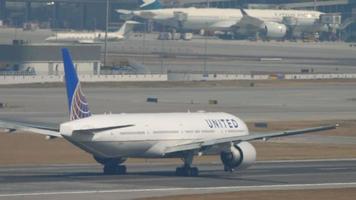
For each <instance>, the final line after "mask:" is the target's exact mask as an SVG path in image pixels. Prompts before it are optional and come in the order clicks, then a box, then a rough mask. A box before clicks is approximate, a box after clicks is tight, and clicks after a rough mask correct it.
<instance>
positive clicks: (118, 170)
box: [103, 165, 126, 175]
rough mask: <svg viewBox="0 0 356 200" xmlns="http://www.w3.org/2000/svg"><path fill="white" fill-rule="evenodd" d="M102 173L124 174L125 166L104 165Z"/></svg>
mask: <svg viewBox="0 0 356 200" xmlns="http://www.w3.org/2000/svg"><path fill="white" fill-rule="evenodd" d="M103 171H104V174H106V175H119V174H126V166H124V165H104V168H103Z"/></svg>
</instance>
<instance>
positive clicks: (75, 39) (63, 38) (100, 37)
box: [45, 21, 139, 44]
mask: <svg viewBox="0 0 356 200" xmlns="http://www.w3.org/2000/svg"><path fill="white" fill-rule="evenodd" d="M136 24H139V22H136V21H126V22H125V23H124V24H123V25H122V26H121V28H120V29H119V30H118V31H116V32H109V33H108V35H107V39H108V41H119V40H123V39H124V38H125V36H127V35H128V34H129V33H130V32H131V31H132V29H133V27H134V26H135V25H136ZM104 40H105V32H59V33H55V34H54V35H52V36H50V37H48V38H46V40H45V41H46V42H70V43H82V44H85V43H88V44H91V43H97V42H103V41H104Z"/></svg>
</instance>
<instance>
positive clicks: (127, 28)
mask: <svg viewBox="0 0 356 200" xmlns="http://www.w3.org/2000/svg"><path fill="white" fill-rule="evenodd" d="M136 24H139V22H136V21H126V22H125V23H124V24H123V25H122V26H121V27H120V29H119V30H118V31H117V33H118V34H119V35H122V36H124V37H125V36H126V35H128V34H130V33H131V32H132V29H133V28H134V26H135V25H136Z"/></svg>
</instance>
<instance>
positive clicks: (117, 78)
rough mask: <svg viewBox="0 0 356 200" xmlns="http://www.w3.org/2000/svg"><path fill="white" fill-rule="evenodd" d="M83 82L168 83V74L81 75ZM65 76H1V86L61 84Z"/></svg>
mask: <svg viewBox="0 0 356 200" xmlns="http://www.w3.org/2000/svg"><path fill="white" fill-rule="evenodd" d="M79 79H80V80H81V82H145V81H148V82H149V81H167V80H168V79H167V75H166V74H123V75H79ZM63 80H64V76H63V75H48V76H0V85H13V84H30V83H60V82H63Z"/></svg>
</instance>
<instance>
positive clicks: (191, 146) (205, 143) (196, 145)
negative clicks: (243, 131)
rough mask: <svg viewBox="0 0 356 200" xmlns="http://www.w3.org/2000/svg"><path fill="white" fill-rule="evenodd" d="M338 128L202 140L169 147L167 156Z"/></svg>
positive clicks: (308, 129)
mask: <svg viewBox="0 0 356 200" xmlns="http://www.w3.org/2000/svg"><path fill="white" fill-rule="evenodd" d="M338 126H339V125H338V124H336V125H326V126H318V127H313V128H305V129H296V130H288V131H279V132H271V133H261V134H257V133H255V134H250V135H245V136H236V137H227V138H221V139H211V140H202V141H196V142H191V143H186V144H180V145H176V146H170V147H167V148H166V150H165V154H171V153H177V152H182V151H193V150H198V151H200V150H204V149H206V148H209V147H212V146H214V145H224V144H229V143H231V142H233V143H238V142H241V141H251V140H259V139H263V140H267V139H270V138H275V137H284V136H291V135H299V134H305V133H313V132H319V131H325V130H331V129H335V128H336V127H338Z"/></svg>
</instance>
